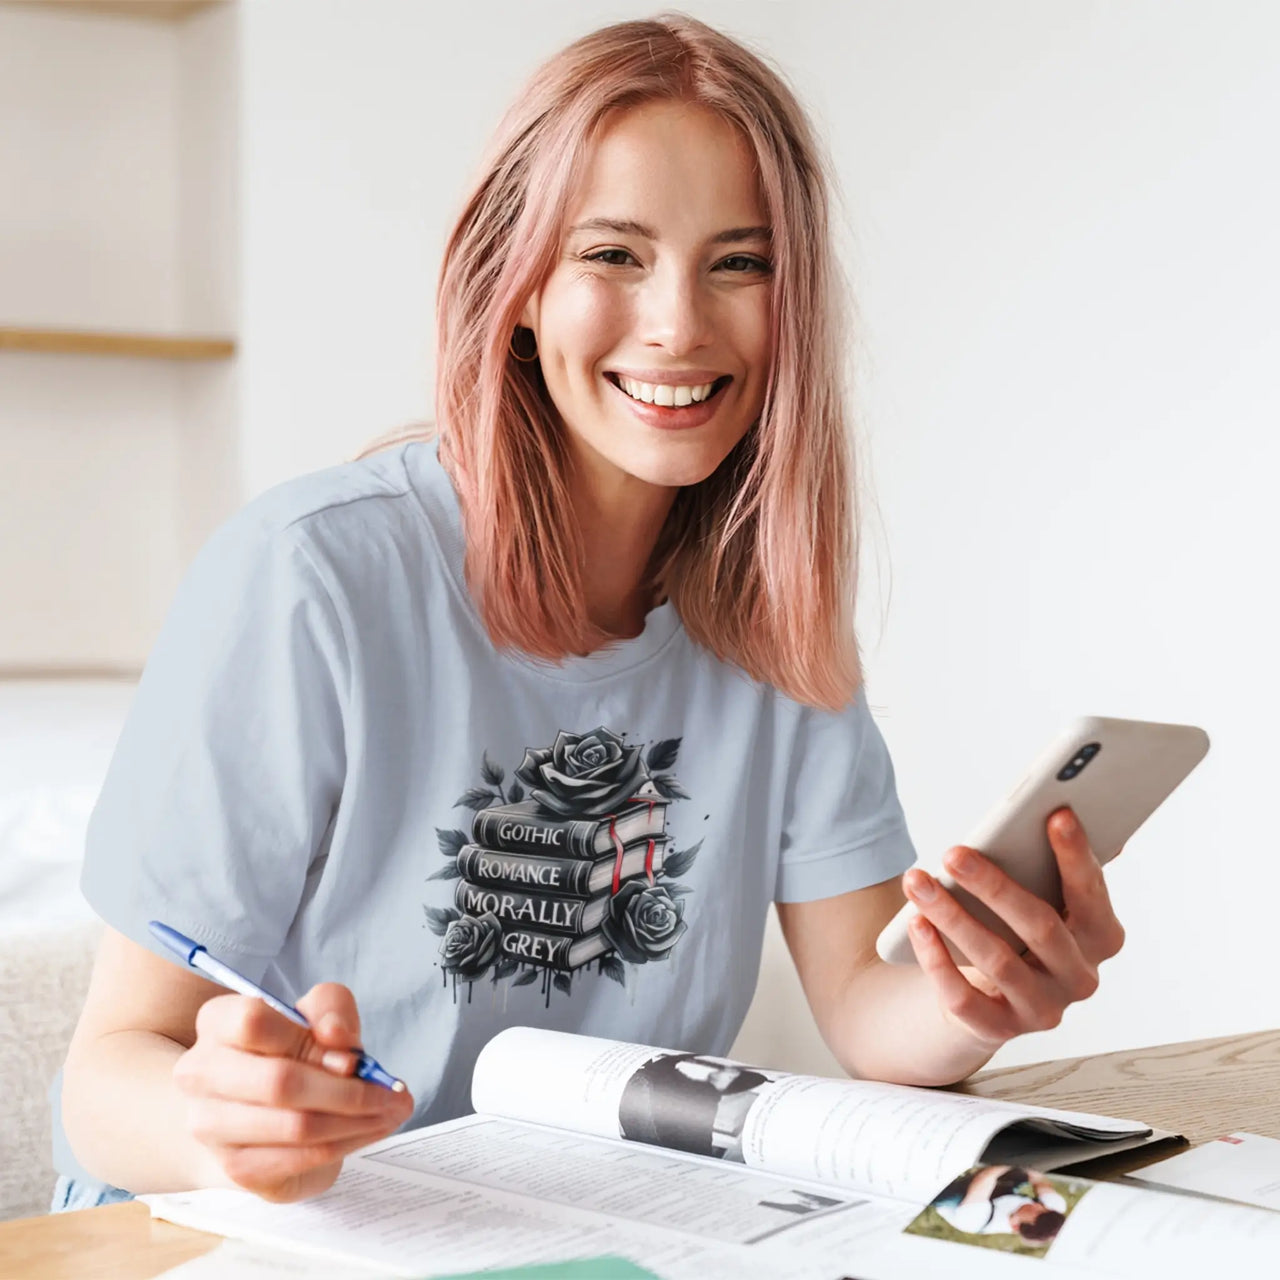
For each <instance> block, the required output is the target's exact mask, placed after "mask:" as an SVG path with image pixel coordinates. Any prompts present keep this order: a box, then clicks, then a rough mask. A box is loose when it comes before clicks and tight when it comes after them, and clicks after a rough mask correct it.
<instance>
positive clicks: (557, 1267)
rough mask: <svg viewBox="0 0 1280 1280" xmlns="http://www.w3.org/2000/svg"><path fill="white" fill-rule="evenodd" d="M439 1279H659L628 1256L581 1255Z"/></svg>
mask: <svg viewBox="0 0 1280 1280" xmlns="http://www.w3.org/2000/svg"><path fill="white" fill-rule="evenodd" d="M437 1280H659V1278H658V1277H657V1276H655V1275H654V1274H653V1272H652V1271H646V1270H645V1269H644V1268H643V1267H637V1266H636V1264H635V1263H634V1262H628V1261H627V1259H626V1258H580V1259H578V1260H577V1261H576V1262H546V1263H539V1264H538V1265H537V1266H534V1267H511V1268H508V1269H506V1270H503V1271H468V1272H467V1273H466V1274H465V1275H452V1276H439V1277H437Z"/></svg>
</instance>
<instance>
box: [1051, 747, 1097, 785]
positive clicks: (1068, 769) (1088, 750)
mask: <svg viewBox="0 0 1280 1280" xmlns="http://www.w3.org/2000/svg"><path fill="white" fill-rule="evenodd" d="M1101 750H1102V744H1101V743H1100V742H1089V743H1086V744H1085V745H1084V746H1083V747H1081V748H1080V750H1079V751H1077V752H1076V754H1075V755H1074V756H1072V757H1071V760H1070V761H1069V762H1068V763H1067V764H1065V765H1064V766H1063V767H1062V768H1061V769H1060V770H1058V781H1059V782H1069V781H1070V780H1071V779H1072V778H1074V777H1075V776H1076V774H1078V773H1079V772H1080V770H1081V769H1083V768H1084V767H1085V765H1087V764H1088V763H1089V761H1090V760H1092V759H1093V757H1094V756H1096V755H1097V754H1098V752H1099V751H1101Z"/></svg>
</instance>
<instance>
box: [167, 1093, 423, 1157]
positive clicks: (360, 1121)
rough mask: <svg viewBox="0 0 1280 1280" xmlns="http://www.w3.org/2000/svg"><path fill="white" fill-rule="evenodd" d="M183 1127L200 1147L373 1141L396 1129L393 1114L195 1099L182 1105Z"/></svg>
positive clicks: (276, 1145) (217, 1099) (290, 1145)
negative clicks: (331, 1111)
mask: <svg viewBox="0 0 1280 1280" xmlns="http://www.w3.org/2000/svg"><path fill="white" fill-rule="evenodd" d="M187 1126H188V1128H189V1129H190V1131H191V1133H192V1134H193V1135H194V1136H195V1137H196V1138H197V1139H198V1140H199V1141H200V1142H202V1143H204V1145H205V1146H216V1147H245V1146H256V1147H317V1146H325V1145H327V1144H332V1143H339V1142H348V1141H355V1140H357V1139H358V1140H359V1141H360V1142H361V1144H362V1145H365V1144H368V1143H370V1142H376V1141H377V1140H378V1139H379V1138H383V1137H386V1136H387V1135H388V1134H389V1133H392V1132H394V1130H395V1129H396V1128H398V1127H399V1119H398V1115H397V1113H393V1112H391V1111H386V1110H384V1111H379V1112H373V1113H371V1114H369V1115H334V1114H327V1113H325V1112H320V1111H293V1110H284V1109H281V1108H279V1107H263V1106H257V1105H255V1104H253V1103H246V1102H231V1101H228V1100H226V1099H225V1098H209V1097H199V1098H193V1099H191V1100H190V1101H189V1102H188V1104H187Z"/></svg>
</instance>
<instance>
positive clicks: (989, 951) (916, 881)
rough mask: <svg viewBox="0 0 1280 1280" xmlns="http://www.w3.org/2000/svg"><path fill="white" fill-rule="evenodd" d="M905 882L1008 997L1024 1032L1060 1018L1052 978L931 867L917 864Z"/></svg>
mask: <svg viewBox="0 0 1280 1280" xmlns="http://www.w3.org/2000/svg"><path fill="white" fill-rule="evenodd" d="M903 885H904V887H905V888H906V891H907V894H908V896H909V897H910V898H911V900H912V902H914V903H915V904H916V908H917V909H918V910H919V911H920V912H921V913H922V914H923V915H925V916H926V917H927V918H928V920H929V922H930V923H931V924H932V925H933V926H934V927H935V928H936V929H937V930H938V931H939V932H941V933H943V934H945V935H946V936H947V937H948V938H950V939H951V941H952V942H954V943H955V944H956V946H957V947H959V948H960V950H961V951H962V952H963V953H964V954H965V955H966V956H967V957H968V959H969V963H970V964H971V965H973V967H974V968H975V969H977V970H978V971H979V972H980V973H981V974H982V975H983V976H984V977H985V978H987V980H988V981H989V982H990V983H991V985H992V987H993V988H994V989H995V990H996V991H998V992H999V993H1000V995H1001V996H1002V997H1003V998H1004V999H1005V1000H1007V1001H1008V1002H1009V1005H1010V1007H1011V1008H1012V1010H1013V1013H1014V1015H1015V1016H1016V1018H1017V1020H1018V1029H1019V1030H1020V1031H1046V1030H1048V1029H1049V1028H1051V1027H1056V1026H1057V1025H1058V1023H1059V1022H1060V1021H1061V1020H1062V1003H1063V1002H1062V1000H1061V999H1060V997H1059V996H1058V995H1057V993H1056V991H1054V992H1051V991H1050V989H1049V988H1050V985H1051V984H1052V979H1051V978H1047V977H1046V975H1045V974H1043V973H1037V972H1036V971H1034V970H1033V969H1032V968H1031V966H1030V965H1029V964H1028V963H1027V962H1026V960H1024V959H1023V958H1022V957H1021V956H1020V955H1019V954H1018V953H1017V951H1015V950H1014V949H1013V947H1011V946H1010V945H1009V944H1008V943H1007V942H1005V940H1004V939H1003V938H999V937H997V936H996V935H995V934H994V933H992V932H991V930H990V929H988V928H987V927H986V926H985V925H982V924H979V923H978V921H976V920H975V919H974V918H973V917H972V916H971V915H970V914H969V913H968V912H967V911H966V910H965V909H964V908H963V907H962V906H961V905H960V904H959V903H958V902H957V901H956V900H955V898H953V897H952V896H951V894H950V893H948V892H947V890H946V889H945V888H943V886H942V885H941V884H939V883H938V881H936V880H935V879H934V878H933V877H932V876H930V875H929V874H928V872H926V871H923V870H921V869H920V868H918V867H915V868H913V869H912V870H911V871H909V872H907V874H906V875H905V876H904V877H903Z"/></svg>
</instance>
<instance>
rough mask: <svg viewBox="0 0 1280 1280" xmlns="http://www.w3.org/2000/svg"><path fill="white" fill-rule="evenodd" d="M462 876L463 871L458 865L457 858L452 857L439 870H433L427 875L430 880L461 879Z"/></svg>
mask: <svg viewBox="0 0 1280 1280" xmlns="http://www.w3.org/2000/svg"><path fill="white" fill-rule="evenodd" d="M461 878H462V871H461V869H460V868H459V866H458V860H457V858H450V859H449V861H448V862H446V863H445V864H444V866H443V867H441V868H440V870H439V871H433V872H432V873H431V874H430V875H429V876H428V877H427V879H428V880H460V879H461Z"/></svg>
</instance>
